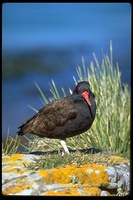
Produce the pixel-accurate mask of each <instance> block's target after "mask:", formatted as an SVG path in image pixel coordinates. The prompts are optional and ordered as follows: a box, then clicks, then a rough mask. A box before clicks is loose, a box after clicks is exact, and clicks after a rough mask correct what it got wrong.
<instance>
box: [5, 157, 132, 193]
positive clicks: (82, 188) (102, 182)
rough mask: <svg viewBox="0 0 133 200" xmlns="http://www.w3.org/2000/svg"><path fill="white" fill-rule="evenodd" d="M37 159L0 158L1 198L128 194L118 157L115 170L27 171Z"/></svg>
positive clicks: (125, 168)
mask: <svg viewBox="0 0 133 200" xmlns="http://www.w3.org/2000/svg"><path fill="white" fill-rule="evenodd" d="M39 158H40V156H39V155H30V154H29V155H26V154H13V155H10V156H3V157H2V193H3V195H40V196H116V195H117V196H125V195H129V193H130V163H129V160H124V159H123V158H121V157H118V156H114V159H117V160H118V164H116V165H115V166H113V167H112V166H108V167H106V166H103V165H98V164H89V163H88V164H84V165H81V166H76V165H74V164H70V165H66V166H63V167H59V168H54V169H45V170H44V169H34V170H29V169H28V168H27V165H28V164H29V163H31V162H34V159H39Z"/></svg>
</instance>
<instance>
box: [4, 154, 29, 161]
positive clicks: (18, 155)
mask: <svg viewBox="0 0 133 200" xmlns="http://www.w3.org/2000/svg"><path fill="white" fill-rule="evenodd" d="M24 156H25V155H24V154H13V155H11V156H9V157H6V158H3V159H2V162H15V161H17V160H20V159H22V158H23V157H24Z"/></svg>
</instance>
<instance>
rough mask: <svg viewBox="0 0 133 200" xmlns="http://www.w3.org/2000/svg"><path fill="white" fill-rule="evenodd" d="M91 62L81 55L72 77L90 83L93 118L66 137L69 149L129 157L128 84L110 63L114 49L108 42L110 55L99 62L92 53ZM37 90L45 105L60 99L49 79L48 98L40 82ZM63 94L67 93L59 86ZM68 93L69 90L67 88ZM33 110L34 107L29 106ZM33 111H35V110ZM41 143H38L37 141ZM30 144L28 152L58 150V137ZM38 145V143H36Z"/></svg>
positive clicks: (34, 141) (104, 56)
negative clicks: (81, 130)
mask: <svg viewBox="0 0 133 200" xmlns="http://www.w3.org/2000/svg"><path fill="white" fill-rule="evenodd" d="M93 56H94V62H91V63H90V67H86V65H85V61H84V59H83V58H82V66H77V68H76V72H77V74H78V80H76V79H75V77H73V79H74V82H75V84H76V83H77V82H78V81H82V80H86V81H89V82H90V85H91V90H92V91H93V92H94V94H95V99H96V103H97V112H96V118H95V121H94V123H93V125H92V127H91V128H90V130H89V131H87V132H85V133H83V134H81V135H77V136H75V137H72V138H68V139H67V140H66V141H67V146H68V147H69V148H71V149H74V150H77V149H87V148H91V147H93V148H99V149H101V150H103V151H111V152H113V153H115V154H117V155H121V156H124V157H128V158H129V157H130V87H129V86H128V85H127V84H122V82H121V73H120V71H119V67H118V63H116V65H114V63H113V49H112V43H111V42H110V54H109V56H108V55H102V61H101V63H100V64H99V62H98V60H97V58H96V55H95V54H94V53H93ZM35 85H36V87H37V88H38V91H39V92H40V95H41V97H40V99H41V101H42V104H43V105H45V104H47V103H49V102H51V101H53V100H55V99H59V98H60V95H59V92H58V89H57V87H56V85H55V83H54V81H53V80H52V83H51V85H50V92H51V95H52V97H51V98H49V99H48V98H47V97H46V96H45V95H44V93H43V91H42V90H41V88H40V87H39V85H38V84H37V83H35ZM61 90H62V94H63V96H64V97H65V96H66V92H65V90H64V88H61ZM69 91H70V93H71V92H72V90H71V89H69ZM32 109H34V108H32ZM35 111H36V110H35ZM39 143H40V144H39ZM29 144H30V145H29V146H25V148H27V150H28V151H29V152H32V151H34V150H43V151H51V150H57V151H60V148H61V145H60V142H59V140H55V139H47V138H44V139H42V138H41V139H40V138H39V139H38V138H37V137H35V139H34V140H32V141H29ZM38 144H39V145H38Z"/></svg>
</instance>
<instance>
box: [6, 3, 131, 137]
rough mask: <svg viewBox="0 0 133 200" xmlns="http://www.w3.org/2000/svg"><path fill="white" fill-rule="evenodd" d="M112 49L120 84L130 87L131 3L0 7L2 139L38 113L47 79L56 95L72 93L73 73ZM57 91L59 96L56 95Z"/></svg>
mask: <svg viewBox="0 0 133 200" xmlns="http://www.w3.org/2000/svg"><path fill="white" fill-rule="evenodd" d="M110 40H112V43H113V55H114V57H113V58H114V64H115V63H116V62H118V64H119V68H120V71H121V72H122V76H121V77H122V82H123V83H127V84H129V85H130V71H131V5H130V4H129V3H4V4H3V5H2V138H3V140H4V139H5V137H6V134H7V130H8V128H9V132H10V135H11V136H12V137H15V135H16V132H17V130H18V126H20V125H21V124H22V123H23V122H25V120H27V118H29V117H30V116H31V115H33V114H35V112H34V111H33V110H32V109H31V108H29V107H28V106H27V105H30V106H32V107H34V108H35V109H39V108H41V107H42V102H41V101H40V99H39V97H40V93H39V91H38V89H37V88H36V86H35V84H34V82H37V84H38V85H39V86H40V88H41V89H42V91H43V92H44V94H45V95H46V97H47V98H49V97H51V96H52V95H51V93H50V92H49V88H50V85H49V84H50V83H51V79H53V80H54V82H55V84H56V86H57V88H58V89H60V88H61V87H64V89H65V91H66V93H67V94H69V91H68V87H70V88H71V89H72V90H73V89H74V87H75V84H74V80H73V76H75V77H76V78H77V73H76V67H77V65H80V66H82V60H81V58H82V56H83V57H84V59H85V63H86V66H87V67H89V65H90V62H91V61H94V58H93V55H92V54H93V52H94V53H95V54H96V56H97V58H98V61H99V63H100V64H101V57H102V51H103V52H104V53H108V54H109V44H110ZM59 91H60V90H59Z"/></svg>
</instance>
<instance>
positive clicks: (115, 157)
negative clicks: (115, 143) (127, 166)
mask: <svg viewBox="0 0 133 200" xmlns="http://www.w3.org/2000/svg"><path fill="white" fill-rule="evenodd" d="M110 158H111V159H112V160H114V161H117V162H118V163H120V162H126V163H127V162H130V161H129V159H125V158H123V157H121V156H116V155H111V156H110Z"/></svg>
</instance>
